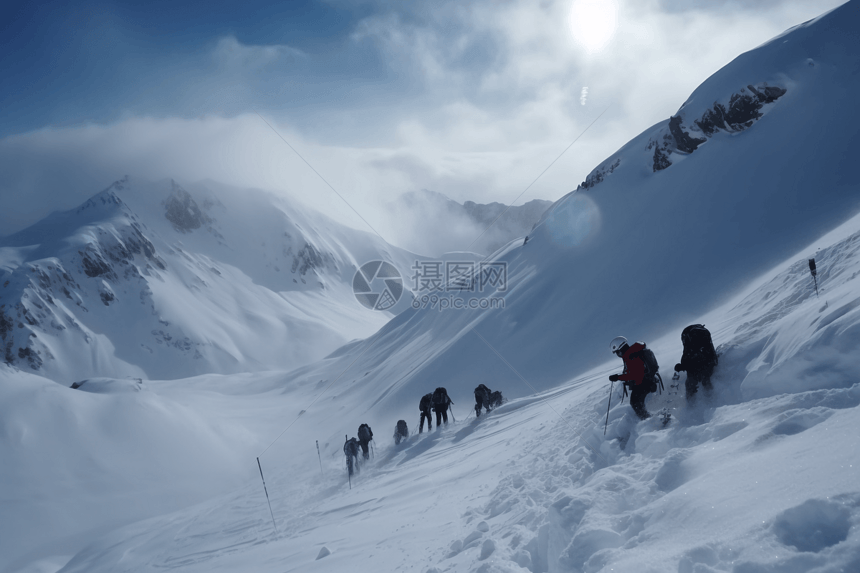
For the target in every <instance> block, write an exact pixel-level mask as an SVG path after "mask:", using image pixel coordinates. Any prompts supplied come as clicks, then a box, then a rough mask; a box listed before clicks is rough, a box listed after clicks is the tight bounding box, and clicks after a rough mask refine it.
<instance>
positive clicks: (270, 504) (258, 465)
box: [257, 457, 278, 531]
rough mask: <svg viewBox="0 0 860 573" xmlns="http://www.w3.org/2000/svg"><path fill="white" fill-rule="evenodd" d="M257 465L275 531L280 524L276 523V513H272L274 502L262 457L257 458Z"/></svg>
mask: <svg viewBox="0 0 860 573" xmlns="http://www.w3.org/2000/svg"><path fill="white" fill-rule="evenodd" d="M257 467H258V468H260V479H261V480H263V491H264V492H266V503H268V504H269V515H271V516H272V526H273V527H274V528H275V531H278V526H277V525H275V514H274V513H272V502H271V501H269V490H267V489H266V478H264V477H263V466H261V465H260V458H259V457H258V458H257Z"/></svg>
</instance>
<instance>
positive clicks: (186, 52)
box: [0, 0, 842, 235]
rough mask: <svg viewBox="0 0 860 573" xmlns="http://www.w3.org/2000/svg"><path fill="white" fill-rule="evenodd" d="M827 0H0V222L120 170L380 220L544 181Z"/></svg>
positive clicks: (629, 131) (595, 155)
mask: <svg viewBox="0 0 860 573" xmlns="http://www.w3.org/2000/svg"><path fill="white" fill-rule="evenodd" d="M841 3H842V0H748V1H744V2H739V1H737V0H684V1H681V0H545V1H543V2H534V1H533V0H504V1H496V0H475V1H473V2H453V1H443V0H438V1H424V0H419V1H414V2H393V1H387V0H361V1H355V2H344V1H340V0H329V1H290V2H280V3H271V2H260V1H257V0H251V1H245V2H224V1H212V2H205V3H204V2H166V1H161V0H156V1H152V2H146V3H142V2H135V3H115V2H107V1H93V0H84V1H82V2H74V3H72V2H43V3H23V2H14V1H13V2H8V1H7V2H5V3H2V7H0V26H2V28H0V50H2V53H3V54H4V57H3V58H2V59H0V77H2V78H3V81H0V172H2V173H4V177H3V178H2V180H0V203H2V204H3V206H4V207H5V209H4V210H2V212H0V235H4V234H8V233H11V232H14V231H15V230H18V229H20V228H22V227H23V226H25V225H27V224H30V223H32V222H34V221H35V220H38V219H39V218H41V217H43V216H45V215H46V214H48V213H49V212H50V211H52V210H55V209H66V208H72V207H74V206H75V205H77V204H79V203H80V202H82V201H83V200H85V199H86V198H87V197H89V196H91V195H92V194H94V193H96V192H98V191H99V190H100V189H103V188H105V187H107V186H108V185H109V184H110V183H111V182H112V181H114V180H117V179H119V178H121V177H122V176H123V175H126V174H128V175H131V176H133V177H142V178H147V179H150V180H158V179H161V178H166V177H171V178H174V179H177V180H179V181H188V182H190V181H198V180H202V179H207V178H209V179H214V180H217V181H222V182H224V183H228V184H233V185H239V186H258V187H263V188H267V189H272V190H274V191H278V192H285V193H290V194H292V195H293V196H295V197H297V198H299V199H300V200H301V201H304V202H306V203H307V204H309V205H311V206H313V207H316V208H319V209H322V210H324V211H326V212H327V213H329V214H331V215H332V216H334V217H336V218H340V219H342V220H343V221H344V222H346V223H348V224H351V225H354V226H356V227H362V225H363V223H362V222H361V221H359V220H356V218H355V217H354V215H353V214H352V213H351V210H350V209H347V208H344V207H343V205H341V206H338V205H337V204H336V203H337V202H336V201H333V196H332V194H331V192H330V190H328V189H327V188H326V186H325V185H324V184H323V183H322V182H321V181H319V179H317V178H316V176H315V175H314V174H313V173H311V172H310V171H309V170H308V169H307V167H306V166H305V165H304V164H303V163H301V161H300V160H299V159H298V158H297V157H295V156H294V155H292V152H291V151H290V150H289V149H288V148H287V147H286V146H285V145H284V143H283V141H281V140H280V139H279V137H278V136H277V135H276V134H275V133H274V132H273V130H272V129H271V128H270V127H269V126H268V125H267V124H266V123H265V122H264V121H263V120H262V119H261V118H260V117H258V116H257V115H256V114H257V113H259V114H260V115H261V116H263V117H265V118H266V120H267V121H268V122H270V123H271V125H272V126H273V127H274V128H275V129H276V130H277V131H278V133H279V134H280V135H282V136H284V137H285V138H286V139H287V140H288V141H290V142H291V144H292V145H293V146H294V147H296V149H299V150H300V151H301V152H302V153H303V154H304V155H305V157H306V158H307V159H308V160H309V161H310V162H311V163H312V164H313V165H314V166H315V168H317V170H318V171H320V172H321V173H323V174H324V175H325V176H326V178H327V179H329V181H330V182H331V183H332V184H333V185H335V187H336V188H337V189H338V190H339V192H340V193H341V194H342V195H343V196H344V197H346V198H347V200H349V201H350V202H351V203H352V204H353V205H354V206H355V207H356V209H357V210H359V211H360V212H361V213H362V215H363V216H364V217H365V218H367V219H368V220H369V221H371V223H372V224H373V225H374V226H375V227H377V228H386V227H387V226H389V225H388V220H390V219H391V212H390V211H389V210H387V207H386V205H387V203H389V202H390V201H391V200H393V198H395V197H396V196H398V195H400V194H402V193H406V192H410V191H416V190H420V189H429V190H432V191H437V192H440V193H443V194H445V195H447V196H449V197H451V198H453V199H455V200H457V201H460V202H462V201H465V200H473V201H477V202H490V201H499V202H502V203H510V202H512V201H513V200H514V199H515V198H516V197H517V196H519V195H520V193H522V191H523V190H524V189H525V188H526V186H527V185H528V184H529V183H530V182H531V181H532V180H533V179H534V178H535V177H536V176H537V174H538V173H540V172H541V171H543V170H544V169H545V168H546V167H547V165H549V163H550V162H551V161H552V160H553V159H554V158H555V157H556V156H557V155H558V154H559V153H560V152H561V150H563V149H564V148H565V147H567V146H568V145H569V144H570V142H571V141H573V140H574V139H575V138H576V137H578V136H580V135H581V134H582V133H583V131H584V130H585V129H586V128H587V127H588V126H589V124H591V122H593V121H594V120H595V118H597V117H598V116H601V114H603V115H602V116H601V117H600V120H599V121H598V122H597V123H595V124H594V126H593V127H592V128H589V129H588V131H587V132H586V133H585V135H584V136H583V137H582V138H581V139H580V140H579V141H578V142H577V143H576V145H574V146H573V147H571V149H570V151H569V152H567V153H566V154H565V156H564V157H563V158H562V159H561V160H559V161H558V162H557V163H555V164H554V165H553V167H552V169H550V170H549V171H547V173H546V174H545V175H544V176H542V177H541V179H540V180H539V181H538V183H537V184H535V185H534V186H533V187H532V188H530V189H529V191H528V193H527V194H525V195H523V196H522V197H521V198H520V199H519V203H523V202H526V201H528V200H531V199H536V198H539V199H550V200H554V199H557V198H559V197H561V196H562V195H564V194H565V193H567V192H568V191H570V190H571V189H573V188H575V187H576V185H577V184H578V183H579V182H580V181H582V180H583V179H584V178H585V176H586V175H587V174H588V173H589V171H591V169H593V168H594V167H595V166H596V165H597V164H598V163H599V162H600V161H602V160H603V159H604V158H606V157H607V156H609V155H610V154H612V153H613V152H615V151H616V150H617V149H618V148H620V147H621V146H622V145H624V144H625V143H626V142H627V141H629V140H630V139H631V138H632V137H635V136H636V135H637V134H639V133H640V132H641V131H643V130H644V129H647V128H648V127H650V126H651V125H653V124H655V123H657V122H658V121H662V120H665V119H666V118H668V117H669V116H671V115H672V114H674V113H676V111H677V110H678V108H679V107H680V106H681V104H682V103H683V102H684V101H685V100H686V98H687V97H688V96H689V95H690V93H691V92H692V91H693V90H694V89H695V88H696V87H697V86H698V85H699V84H700V83H701V82H702V81H704V80H705V79H706V78H707V77H708V76H710V75H711V74H713V73H714V72H715V71H717V70H718V69H719V68H720V67H722V66H724V65H725V64H727V63H728V62H729V61H731V60H732V59H733V58H734V57H736V56H737V55H739V54H741V53H743V52H744V51H747V50H749V49H752V48H754V47H755V46H757V45H759V44H761V43H763V42H765V41H767V40H768V39H770V38H772V37H773V36H775V35H777V34H779V33H781V32H782V31H784V30H785V29H787V28H789V27H791V26H793V25H796V24H799V23H801V22H803V21H805V20H808V19H809V18H812V17H815V16H817V15H819V14H821V13H822V12H824V11H826V10H829V9H831V8H834V7H835V6H837V5H839V4H841Z"/></svg>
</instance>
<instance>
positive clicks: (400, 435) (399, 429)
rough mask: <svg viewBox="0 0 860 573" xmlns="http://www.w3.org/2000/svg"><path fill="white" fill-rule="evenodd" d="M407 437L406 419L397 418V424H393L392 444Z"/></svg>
mask: <svg viewBox="0 0 860 573" xmlns="http://www.w3.org/2000/svg"><path fill="white" fill-rule="evenodd" d="M408 437H409V426H407V425H406V420H397V425H396V426H394V445H395V446H397V445H399V444H400V441H401V440H405V439H406V438H408Z"/></svg>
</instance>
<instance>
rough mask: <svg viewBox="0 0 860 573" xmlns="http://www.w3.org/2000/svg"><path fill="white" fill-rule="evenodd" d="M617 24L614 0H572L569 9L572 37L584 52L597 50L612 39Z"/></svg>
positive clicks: (616, 6)
mask: <svg viewBox="0 0 860 573" xmlns="http://www.w3.org/2000/svg"><path fill="white" fill-rule="evenodd" d="M617 26H618V5H617V3H616V2H615V0H574V2H573V5H572V6H571V10H570V30H571V33H572V34H573V39H574V41H576V43H577V44H579V45H580V46H582V47H583V48H584V49H585V51H586V52H588V53H589V54H593V53H596V52H599V51H600V50H602V49H603V48H605V47H606V45H607V44H608V43H609V41H610V40H612V36H614V35H615V29H616V27H617Z"/></svg>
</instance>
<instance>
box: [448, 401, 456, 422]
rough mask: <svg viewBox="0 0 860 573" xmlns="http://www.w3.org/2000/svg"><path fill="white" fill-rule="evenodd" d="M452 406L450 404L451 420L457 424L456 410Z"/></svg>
mask: <svg viewBox="0 0 860 573" xmlns="http://www.w3.org/2000/svg"><path fill="white" fill-rule="evenodd" d="M451 404H453V402H451ZM451 404H448V411H449V412H451V420H453V421H454V423H455V424H456V423H457V418H455V417H454V408H452V407H451Z"/></svg>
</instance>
